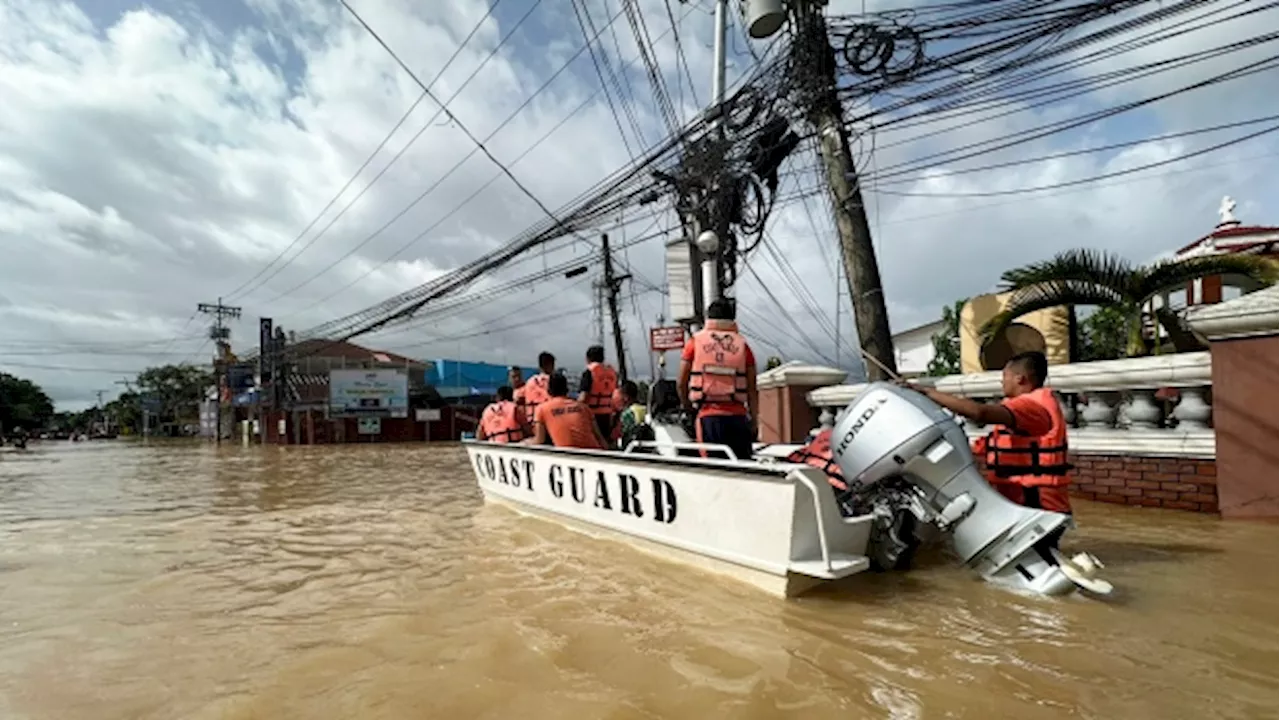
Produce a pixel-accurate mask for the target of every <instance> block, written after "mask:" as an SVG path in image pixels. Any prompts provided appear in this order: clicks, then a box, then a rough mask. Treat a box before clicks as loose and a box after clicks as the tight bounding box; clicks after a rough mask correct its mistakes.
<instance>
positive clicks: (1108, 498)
mask: <svg viewBox="0 0 1280 720" xmlns="http://www.w3.org/2000/svg"><path fill="white" fill-rule="evenodd" d="M1094 500H1097V501H1098V502H1108V503H1120V504H1121V505H1123V504H1124V502H1125V497H1124V496H1123V495H1107V494H1103V493H1098V495H1097V497H1095V498H1094ZM1193 504H1194V503H1193Z"/></svg>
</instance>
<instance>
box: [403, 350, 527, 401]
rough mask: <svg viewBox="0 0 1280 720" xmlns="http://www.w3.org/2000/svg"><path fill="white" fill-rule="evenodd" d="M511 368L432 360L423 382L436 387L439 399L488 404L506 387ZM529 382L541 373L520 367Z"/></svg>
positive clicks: (483, 363) (461, 361)
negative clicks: (502, 387) (499, 389)
mask: <svg viewBox="0 0 1280 720" xmlns="http://www.w3.org/2000/svg"><path fill="white" fill-rule="evenodd" d="M510 369H511V367H510V366H509V365H495V364H493V363H485V362H467V361H464V360H446V359H443V358H441V359H438V360H430V361H427V363H426V372H425V374H424V376H423V382H424V383H425V384H427V385H429V386H431V387H434V388H435V390H436V392H437V393H439V394H440V397H442V398H444V399H446V400H450V401H458V402H462V403H464V404H468V405H471V404H479V403H487V402H489V401H490V399H492V398H493V396H494V394H495V393H497V392H498V388H499V387H501V386H503V385H506V384H507V382H508V380H507V373H508V371H509V370H510ZM520 372H521V373H522V376H523V377H524V378H525V379H526V380H527V379H528V378H531V377H533V376H534V375H537V374H538V372H539V371H538V370H537V369H536V368H528V367H526V368H520Z"/></svg>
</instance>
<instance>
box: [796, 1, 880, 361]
mask: <svg viewBox="0 0 1280 720" xmlns="http://www.w3.org/2000/svg"><path fill="white" fill-rule="evenodd" d="M791 17H792V23H793V27H794V28H795V41H794V42H793V43H792V52H793V53H795V54H796V55H797V56H798V59H799V58H802V59H803V60H804V62H805V66H806V67H808V68H809V69H810V71H811V72H812V73H814V76H813V77H812V87H811V88H810V90H811V93H812V94H811V97H810V106H809V108H808V115H809V121H810V122H811V123H812V124H813V126H814V128H815V129H816V130H817V131H818V140H819V148H820V150H821V154H822V160H823V165H824V170H825V171H826V176H827V185H828V189H829V191H830V193H831V199H832V200H833V201H834V202H833V204H834V205H835V216H836V229H837V231H838V232H839V235H840V250H841V256H842V261H843V264H844V273H845V279H846V281H847V282H848V285H849V302H850V304H851V305H852V306H853V317H854V324H855V326H856V327H857V330H858V342H859V344H860V345H861V346H862V350H863V352H864V353H865V354H866V355H867V356H869V357H870V358H871V359H872V362H870V363H868V364H867V366H866V367H867V376H868V378H869V379H871V380H888V379H890V375H889V374H888V373H886V372H885V369H888V370H889V371H891V372H893V373H896V372H897V364H896V363H895V361H894V353H893V339H892V336H891V334H890V332H889V313H888V311H887V310H886V309H885V302H884V290H883V288H882V287H881V284H880V267H879V264H878V263H877V262H876V251H875V246H874V245H873V244H872V242H871V228H870V226H869V225H868V224H867V213H866V207H865V206H864V205H863V202H862V189H861V187H860V186H859V185H858V173H857V168H856V167H855V166H854V163H853V155H852V153H850V151H849V133H848V131H847V130H846V129H845V126H844V110H843V107H842V105H841V104H840V97H839V95H837V93H836V53H835V49H834V48H832V47H831V42H830V41H829V40H828V38H827V25H826V20H825V19H824V18H823V16H822V13H821V9H820V7H819V6H818V4H817V3H815V2H812V1H804V2H793V3H791ZM815 59H817V62H815Z"/></svg>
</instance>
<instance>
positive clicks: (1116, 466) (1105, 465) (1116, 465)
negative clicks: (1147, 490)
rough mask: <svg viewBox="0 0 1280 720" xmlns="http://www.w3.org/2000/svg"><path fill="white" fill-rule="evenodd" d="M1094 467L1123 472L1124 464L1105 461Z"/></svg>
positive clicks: (1193, 470)
mask: <svg viewBox="0 0 1280 720" xmlns="http://www.w3.org/2000/svg"><path fill="white" fill-rule="evenodd" d="M1093 467H1094V469H1095V470H1123V469H1124V463H1122V462H1120V461H1119V460H1103V461H1101V462H1095V463H1094V464H1093ZM1191 472H1195V468H1194V467H1192V469H1191Z"/></svg>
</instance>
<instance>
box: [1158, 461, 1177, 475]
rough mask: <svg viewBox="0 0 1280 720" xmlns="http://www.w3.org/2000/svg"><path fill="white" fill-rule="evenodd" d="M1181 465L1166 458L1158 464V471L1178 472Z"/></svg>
mask: <svg viewBox="0 0 1280 720" xmlns="http://www.w3.org/2000/svg"><path fill="white" fill-rule="evenodd" d="M1179 467H1180V466H1179V465H1178V463H1176V462H1170V461H1168V460H1165V461H1161V462H1159V463H1157V464H1156V471H1157V472H1162V473H1176V472H1178V468H1179Z"/></svg>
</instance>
